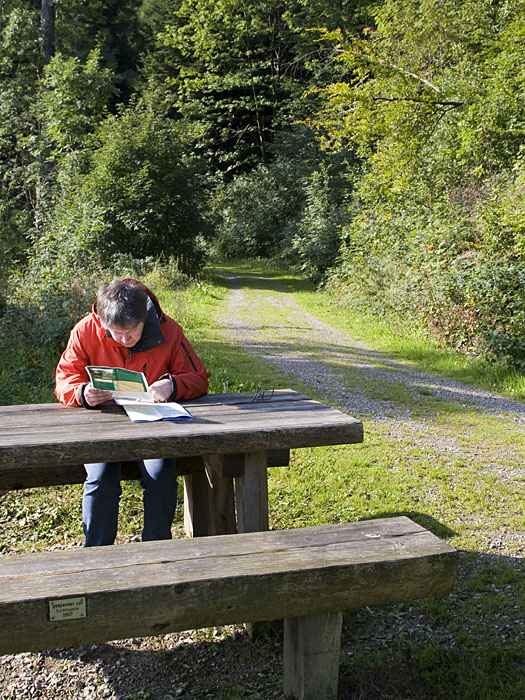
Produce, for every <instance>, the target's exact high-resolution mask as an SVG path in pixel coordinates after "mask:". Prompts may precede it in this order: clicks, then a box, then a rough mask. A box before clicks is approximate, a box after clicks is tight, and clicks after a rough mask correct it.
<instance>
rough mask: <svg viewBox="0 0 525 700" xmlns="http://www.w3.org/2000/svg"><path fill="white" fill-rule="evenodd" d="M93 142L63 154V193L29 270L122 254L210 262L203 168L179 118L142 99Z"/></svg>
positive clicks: (188, 264) (49, 275)
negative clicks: (188, 149)
mask: <svg viewBox="0 0 525 700" xmlns="http://www.w3.org/2000/svg"><path fill="white" fill-rule="evenodd" d="M93 143H94V145H93V147H92V148H91V149H90V150H89V151H88V152H86V153H84V154H83V155H79V154H77V153H73V154H72V155H71V156H70V157H68V158H66V159H64V161H63V163H62V166H61V170H60V172H59V175H58V183H59V186H60V190H61V191H60V196H57V197H56V205H55V207H54V209H53V210H52V211H51V212H50V213H49V216H48V220H47V221H46V224H45V227H44V231H43V233H42V234H41V235H40V236H39V237H38V239H37V241H36V242H35V245H34V247H33V250H32V254H31V267H30V271H29V274H30V275H31V276H33V277H34V276H38V277H39V278H40V279H42V280H48V281H49V283H50V285H51V286H53V287H54V285H53V284H52V281H53V280H61V279H64V281H65V280H67V278H68V277H70V276H71V275H72V274H74V272H75V271H80V270H82V269H87V270H92V269H96V268H97V267H99V266H108V265H109V264H111V262H112V261H113V260H116V259H117V258H118V256H120V255H131V256H134V257H135V258H138V259H141V258H146V257H148V256H162V255H164V256H166V257H170V256H173V257H174V258H175V259H176V260H177V262H178V265H179V267H180V269H181V270H182V271H183V272H186V273H187V272H194V271H196V270H197V269H198V268H199V267H200V266H201V265H202V262H203V249H202V244H201V235H202V231H203V228H204V226H203V224H202V219H201V218H200V216H199V212H200V209H201V202H200V200H199V189H198V181H197V177H196V170H195V167H194V165H193V164H192V162H191V161H190V160H189V159H188V158H187V157H186V156H185V153H184V148H183V145H182V144H181V138H180V135H179V133H178V131H177V128H176V125H174V124H173V123H172V122H169V121H166V120H162V119H160V118H158V117H156V116H155V114H153V113H151V112H148V110H146V109H144V108H143V107H140V106H138V107H134V108H130V109H128V110H126V111H124V112H123V113H122V114H121V115H119V116H110V117H108V118H107V119H106V121H105V122H103V124H102V125H101V126H100V128H99V129H98V130H97V133H96V141H94V142H93Z"/></svg>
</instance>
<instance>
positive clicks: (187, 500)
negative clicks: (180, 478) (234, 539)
mask: <svg viewBox="0 0 525 700" xmlns="http://www.w3.org/2000/svg"><path fill="white" fill-rule="evenodd" d="M236 457H237V456H235V455H234V456H233V457H232V456H231V455H206V456H205V457H204V458H203V461H204V468H203V469H202V470H195V471H194V472H193V473H192V474H188V475H185V476H184V530H185V532H186V535H188V537H205V536H206V535H228V534H233V533H235V532H237V525H236V522H235V503H234V495H233V478H232V477H233V475H234V474H236V473H239V472H240V471H242V469H241V465H240V464H239V459H236Z"/></svg>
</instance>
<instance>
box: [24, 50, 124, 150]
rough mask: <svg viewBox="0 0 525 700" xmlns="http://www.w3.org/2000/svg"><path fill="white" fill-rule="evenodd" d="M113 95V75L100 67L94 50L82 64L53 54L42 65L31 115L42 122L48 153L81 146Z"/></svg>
mask: <svg viewBox="0 0 525 700" xmlns="http://www.w3.org/2000/svg"><path fill="white" fill-rule="evenodd" d="M115 94H116V89H115V85H114V76H113V74H112V72H111V71H110V70H109V69H108V68H103V67H102V66H101V58H100V50H99V49H98V48H97V49H94V50H93V51H92V52H91V53H90V54H89V55H88V56H87V58H86V62H85V64H81V62H80V60H79V59H78V58H76V57H70V58H66V57H65V56H63V55H62V54H56V55H55V56H54V57H53V58H52V59H51V62H50V63H49V64H48V65H47V66H46V70H45V77H44V80H43V83H42V92H41V96H40V99H39V100H38V101H37V103H36V105H35V116H36V117H37V119H39V120H41V122H42V125H43V127H42V128H43V133H44V137H45V139H46V140H47V141H48V142H49V143H50V145H51V149H52V153H53V154H54V155H55V156H58V155H60V154H64V153H68V152H70V151H73V150H75V149H77V148H80V147H82V146H84V145H85V142H86V137H87V135H88V134H90V133H92V132H93V131H94V130H95V129H96V127H97V125H98V124H99V123H100V121H101V119H102V118H103V117H104V115H105V114H106V113H107V108H108V105H109V102H110V100H111V98H112V97H113V96H114V95H115Z"/></svg>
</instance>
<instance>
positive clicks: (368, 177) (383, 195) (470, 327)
mask: <svg viewBox="0 0 525 700" xmlns="http://www.w3.org/2000/svg"><path fill="white" fill-rule="evenodd" d="M524 7H525V6H524V3H523V1H522V0H518V1H517V2H514V3H504V4H498V3H492V2H488V1H486V2H485V1H484V2H474V1H470V2H462V3H459V2H456V0H445V1H444V2H441V3H435V2H431V1H430V0H405V1H404V2H402V3H399V2H394V1H393V0H385V2H382V3H378V4H377V5H376V6H375V7H374V8H372V14H373V19H374V26H372V27H371V28H370V29H369V30H367V31H366V32H365V33H363V35H362V36H361V37H357V36H354V37H349V38H345V37H344V36H343V34H342V33H341V32H335V33H332V34H331V35H330V36H331V37H332V39H333V40H334V41H336V42H338V45H339V51H340V52H339V56H338V60H340V61H341V62H343V63H344V64H345V65H346V66H347V67H348V69H349V70H351V71H352V79H351V81H348V82H339V83H334V84H332V85H331V86H330V87H328V88H327V89H326V90H325V93H324V94H325V96H326V97H327V98H328V104H327V106H326V109H325V110H324V111H323V114H322V116H320V118H319V120H318V121H317V123H316V126H317V127H318V128H319V130H320V133H321V134H323V139H324V142H325V144H326V145H327V146H328V145H331V146H336V147H337V146H338V145H340V144H343V143H344V144H347V145H348V144H350V145H351V146H352V147H353V148H355V149H356V152H357V153H358V154H359V156H360V158H361V161H362V167H361V175H360V177H359V180H358V181H357V183H356V185H357V187H356V196H355V197H354V199H353V202H352V207H351V210H350V215H351V222H350V223H349V225H348V226H347V227H346V229H345V240H346V245H345V248H344V250H343V253H342V261H343V262H342V265H341V266H340V267H339V268H338V269H336V270H335V271H334V273H333V275H332V288H334V289H338V290H339V293H340V294H341V295H344V296H345V297H346V299H347V300H348V302H349V303H351V304H353V305H357V306H358V307H359V308H364V307H369V308H372V309H375V311H376V312H377V313H378V314H381V315H384V314H398V315H404V316H405V317H407V318H410V319H411V320H412V321H413V323H414V324H416V325H419V326H420V327H424V328H426V329H427V330H428V331H430V332H431V333H432V334H435V335H436V336H437V337H438V338H439V339H440V340H441V341H442V342H444V343H447V344H450V345H452V346H453V347H455V348H462V349H464V350H466V351H469V352H472V351H475V352H482V353H484V354H485V355H486V356H487V357H492V358H495V357H499V358H504V359H506V360H507V361H508V362H509V363H510V364H511V365H513V366H515V367H522V366H523V364H522V363H523V348H524V343H525V323H524V321H525V308H524V303H525V302H524V300H523V294H522V292H520V289H523V279H524V275H525V268H524V265H525V259H524V256H523V243H522V241H523V224H522V222H523V163H522V155H521V153H520V147H521V143H522V141H523V135H524V124H525V99H524V94H525V91H524V89H523V88H524V81H525V71H524V69H523V65H524V64H525V49H524V46H525V44H524V42H523V41H522V38H523V23H522V21H521V20H522V17H523V9H524ZM323 130H324V131H323Z"/></svg>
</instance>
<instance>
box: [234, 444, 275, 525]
mask: <svg viewBox="0 0 525 700" xmlns="http://www.w3.org/2000/svg"><path fill="white" fill-rule="evenodd" d="M267 464H268V457H267V454H266V452H246V453H245V455H244V474H243V475H242V476H238V477H237V478H236V479H235V500H236V502H237V527H238V530H239V532H259V531H262V530H268V469H267Z"/></svg>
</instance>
